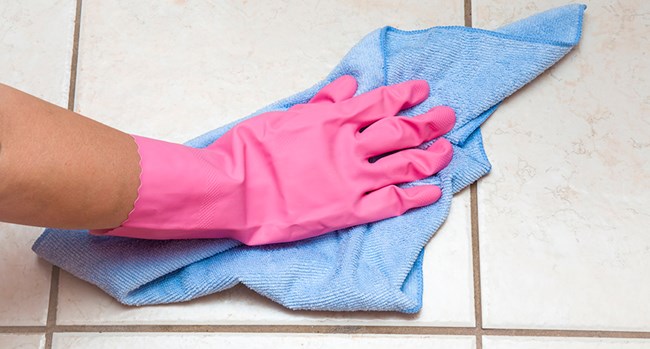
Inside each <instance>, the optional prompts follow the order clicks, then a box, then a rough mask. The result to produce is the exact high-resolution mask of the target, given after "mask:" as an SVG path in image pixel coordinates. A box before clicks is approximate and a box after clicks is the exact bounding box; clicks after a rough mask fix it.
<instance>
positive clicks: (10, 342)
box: [0, 334, 45, 349]
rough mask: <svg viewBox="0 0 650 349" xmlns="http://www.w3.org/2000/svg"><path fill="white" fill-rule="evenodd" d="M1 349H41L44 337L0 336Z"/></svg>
mask: <svg viewBox="0 0 650 349" xmlns="http://www.w3.org/2000/svg"><path fill="white" fill-rule="evenodd" d="M0 348H2V349H43V348H45V335H43V334H0Z"/></svg>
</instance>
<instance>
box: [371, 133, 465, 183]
mask: <svg viewBox="0 0 650 349" xmlns="http://www.w3.org/2000/svg"><path fill="white" fill-rule="evenodd" d="M452 156H453V148H452V146H451V143H449V141H448V140H446V139H444V138H441V139H439V140H438V141H436V142H435V143H433V144H432V145H431V146H430V147H429V148H428V149H425V150H423V149H407V150H402V151H399V152H397V153H394V154H390V155H388V156H385V157H383V158H380V159H379V160H377V161H375V162H374V163H368V165H367V171H368V178H369V180H368V187H367V190H375V189H377V188H381V187H384V186H386V185H390V184H398V183H406V182H411V181H416V180H418V179H422V178H426V177H429V176H433V175H434V174H436V173H438V172H440V170H442V169H443V168H445V167H447V165H449V162H451V158H452Z"/></svg>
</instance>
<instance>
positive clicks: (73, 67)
mask: <svg viewBox="0 0 650 349" xmlns="http://www.w3.org/2000/svg"><path fill="white" fill-rule="evenodd" d="M80 31H81V0H77V9H76V12H75V16H74V34H73V35H74V41H73V44H72V58H71V62H70V87H69V90H68V110H70V111H74V103H75V96H76V93H77V62H78V61H79V32H80Z"/></svg>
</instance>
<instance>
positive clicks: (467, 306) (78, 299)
mask: <svg viewBox="0 0 650 349" xmlns="http://www.w3.org/2000/svg"><path fill="white" fill-rule="evenodd" d="M456 199H457V200H455V203H454V204H453V205H452V208H451V214H450V216H449V219H448V220H447V222H446V223H445V224H444V225H443V227H442V228H441V229H440V231H439V232H438V233H437V235H436V236H435V237H434V238H433V239H432V240H431V242H430V243H429V245H428V246H427V250H426V253H425V257H424V272H425V275H424V296H423V298H424V301H423V302H424V304H423V309H422V311H421V312H420V313H418V314H415V315H404V314H393V313H378V312H354V313H334V312H308V311H291V310H288V309H285V308H283V307H281V306H280V305H278V304H276V303H274V302H272V301H270V300H268V299H266V298H264V297H262V296H259V295H258V294H256V293H254V292H253V291H250V290H249V289H248V288H246V287H243V286H237V287H235V288H232V289H230V290H227V291H225V292H221V293H219V294H216V295H212V296H208V297H203V298H200V299H197V300H194V301H191V302H187V303H181V304H170V305H161V306H148V307H140V308H137V307H128V306H124V305H121V304H119V303H118V302H117V301H115V300H114V299H113V298H111V297H109V296H108V295H106V294H105V293H104V292H103V291H101V290H100V289H99V288H97V287H95V286H93V285H91V284H88V283H86V282H84V281H81V280H79V279H77V278H75V277H73V276H71V275H70V274H68V273H62V274H61V280H60V291H59V309H58V315H57V323H58V324H61V325H75V324H76V325H107V324H110V325H124V324H237V325H251V324H259V325H268V324H296V325H328V324H345V325H353V324H358V325H401V326H409V325H413V326H470V327H471V326H474V308H473V288H472V274H471V251H470V230H469V192H468V191H464V192H462V193H461V195H460V197H457V198H456Z"/></svg>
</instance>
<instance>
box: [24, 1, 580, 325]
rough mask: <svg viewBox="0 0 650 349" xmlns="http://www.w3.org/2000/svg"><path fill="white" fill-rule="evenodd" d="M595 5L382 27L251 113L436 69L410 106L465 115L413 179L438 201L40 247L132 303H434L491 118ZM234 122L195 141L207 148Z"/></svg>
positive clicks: (412, 306) (77, 234)
mask: <svg viewBox="0 0 650 349" xmlns="http://www.w3.org/2000/svg"><path fill="white" fill-rule="evenodd" d="M584 9H585V6H583V5H567V6H564V7H560V8H557V9H553V10H550V11H547V12H543V13H540V14H538V15H536V16H533V17H530V18H527V19H524V20H521V21H519V22H516V23H513V24H511V25H508V26H505V27H502V28H500V29H498V30H496V31H486V30H480V29H473V28H465V27H433V28H430V29H426V30H419V31H412V32H405V31H400V30H397V29H394V28H391V27H386V28H382V29H379V30H377V31H374V32H372V33H370V34H369V35H368V36H366V37H365V38H364V39H363V40H362V41H361V42H359V43H358V44H357V45H356V46H355V47H353V48H352V50H351V51H350V52H349V53H348V54H347V55H346V56H345V57H344V58H343V60H342V61H341V63H340V64H339V65H338V66H337V67H336V68H335V69H334V70H333V72H332V73H330V75H329V76H327V78H326V79H325V80H324V81H322V82H320V83H318V84H317V85H315V86H314V87H312V88H310V89H308V90H306V91H304V92H301V93H299V94H297V95H294V96H292V97H289V98H287V99H284V100H281V101H279V102H276V103H274V104H272V105H270V106H268V107H266V108H264V109H262V110H260V111H258V112H257V113H255V114H253V115H251V116H249V117H253V116H255V115H257V114H259V113H262V112H266V111H272V110H284V109H286V108H288V107H290V106H292V105H294V104H297V103H305V102H307V101H308V100H309V99H310V98H311V97H312V96H313V95H314V94H315V93H316V92H317V91H318V90H319V89H320V88H322V87H323V86H324V85H325V84H327V83H328V82H331V81H333V80H334V79H336V78H337V77H339V76H342V75H345V74H350V75H353V76H355V77H356V78H357V80H358V82H359V89H358V92H357V93H363V92H366V91H369V90H371V89H374V88H376V87H379V86H382V85H387V84H394V83H398V82H402V81H406V80H411V79H425V80H427V81H428V82H429V84H430V87H431V93H430V97H429V98H428V99H427V100H426V101H425V102H423V103H422V104H420V105H418V106H416V107H414V108H411V109H410V110H407V111H406V112H405V113H403V114H404V115H417V114H420V113H423V112H425V111H427V110H428V109H430V108H431V107H433V106H435V105H448V106H451V107H452V108H454V109H455V110H456V115H457V122H456V126H455V127H454V129H453V130H452V131H451V132H450V133H449V134H448V135H446V136H445V138H447V139H448V140H449V141H451V143H452V144H453V145H454V158H453V160H452V162H451V164H450V165H449V166H448V167H447V168H446V169H444V170H443V171H442V172H440V173H439V174H438V175H436V176H434V177H430V178H427V179H425V180H422V181H418V182H414V183H409V184H406V186H408V185H418V184H421V183H432V184H436V185H438V186H440V187H441V188H442V191H443V196H442V198H441V199H440V200H439V201H438V202H437V203H435V204H433V205H430V206H427V207H424V208H419V209H414V210H410V211H408V212H407V213H406V214H404V215H402V216H399V217H395V218H391V219H387V220H383V221H379V222H375V223H372V224H366V225H361V226H356V227H353V228H349V229H345V230H341V231H338V232H334V233H330V234H326V235H323V236H320V237H316V238H312V239H309V240H304V241H300V242H294V243H287V244H277V245H267V246H258V247H247V246H243V245H241V244H240V243H239V242H237V241H233V240H177V241H176V240H171V241H149V240H137V239H128V238H119V237H104V236H91V235H89V234H87V232H85V231H60V230H53V229H47V230H46V231H45V232H44V233H43V235H42V236H41V237H40V238H39V239H38V240H37V241H36V243H35V244H34V246H33V249H34V251H35V252H36V253H37V254H38V255H39V256H40V257H42V258H44V259H46V260H48V261H49V262H51V263H52V264H54V265H57V266H59V267H61V268H62V269H64V270H67V271H69V272H70V273H72V274H73V275H75V276H77V277H79V278H81V279H83V280H86V281H88V282H91V283H93V284H95V285H97V286H99V287H100V288H102V289H103V290H104V291H106V292H107V293H109V294H110V295H112V296H113V297H115V298H116V299H117V300H118V301H120V302H122V303H125V304H131V305H145V304H158V303H169V302H179V301H186V300H190V299H193V298H196V297H200V296H203V295H207V294H211V293H215V292H219V291H222V290H225V289H228V288H230V287H233V286H234V285H236V284H238V283H243V284H245V285H246V286H247V287H249V288H250V289H252V290H254V291H256V292H258V293H260V294H261V295H264V296H266V297H268V298H270V299H272V300H274V301H276V302H278V303H280V304H282V305H284V306H285V307H288V308H291V309H313V310H339V311H341V310H342V311H353V310H382V311H399V312H405V313H413V312H417V311H419V310H420V308H421V306H422V257H423V253H424V246H425V244H426V243H427V242H428V241H429V239H430V238H431V237H432V235H433V234H434V232H435V231H436V230H437V229H438V228H439V227H440V225H441V224H442V223H443V222H444V220H445V219H446V217H447V215H448V212H449V207H450V205H451V199H452V196H453V194H454V193H456V192H458V191H460V190H461V189H463V188H464V187H466V186H467V185H469V184H470V183H472V182H474V181H476V180H477V179H479V178H480V177H481V176H483V175H485V174H486V173H487V172H488V171H489V170H490V164H489V162H488V160H487V157H486V155H485V153H484V151H483V145H482V142H481V134H480V130H479V126H480V124H481V123H482V122H483V121H485V120H486V119H487V118H488V117H489V116H490V115H491V114H492V113H493V112H494V111H495V110H496V108H497V106H498V104H499V103H500V102H501V101H502V100H503V99H504V98H506V97H507V96H509V95H511V94H512V93H513V92H515V91H516V90H518V89H519V88H521V87H522V86H523V85H525V84H526V83H528V82H529V81H531V80H532V79H534V78H535V77H536V76H538V75H539V74H540V73H542V72H543V71H544V70H545V69H547V68H548V67H550V66H552V65H553V64H554V63H555V62H557V61H558V60H559V59H560V58H562V57H563V56H564V55H565V54H566V53H567V52H569V51H570V50H571V48H572V47H574V46H575V45H576V44H577V42H578V40H579V39H580V34H581V27H582V18H583V12H584ZM540 117H541V116H540ZM234 124H236V122H235V123H233V124H230V125H226V126H224V127H221V128H219V129H216V130H213V131H211V132H208V133H206V134H204V135H202V136H200V137H198V138H196V139H194V140H192V141H190V142H188V143H187V144H188V145H190V146H193V147H205V146H207V145H209V144H210V143H212V142H213V141H214V140H215V139H217V138H219V137H220V136H221V135H223V134H224V133H225V132H226V131H228V130H229V129H230V128H231V127H232V126H233V125H234ZM424 146H427V145H424ZM296 175H299V174H296ZM261 199H262V200H263V198H261Z"/></svg>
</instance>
